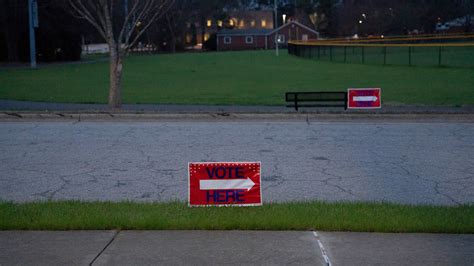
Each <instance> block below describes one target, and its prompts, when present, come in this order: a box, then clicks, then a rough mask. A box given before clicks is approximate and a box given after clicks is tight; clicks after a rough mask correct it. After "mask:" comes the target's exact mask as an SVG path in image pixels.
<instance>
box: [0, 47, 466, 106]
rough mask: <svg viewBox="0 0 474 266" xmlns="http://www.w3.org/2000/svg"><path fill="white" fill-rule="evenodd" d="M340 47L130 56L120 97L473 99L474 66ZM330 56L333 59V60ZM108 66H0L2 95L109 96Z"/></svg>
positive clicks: (184, 100) (274, 101)
mask: <svg viewBox="0 0 474 266" xmlns="http://www.w3.org/2000/svg"><path fill="white" fill-rule="evenodd" d="M358 49H359V50H358ZM443 49H444V48H443ZM343 51H344V50H343V49H334V51H333V54H332V57H331V56H330V54H329V52H328V51H326V53H322V54H321V59H320V60H309V59H304V58H300V57H295V56H290V55H288V54H287V53H286V52H282V53H281V54H280V56H278V57H276V56H275V53H274V52H273V51H241V52H216V53H185V54H163V55H150V56H135V55H134V56H129V57H127V58H126V60H125V61H126V62H125V64H124V74H123V75H124V78H123V101H124V103H142V104H211V105H215V104H224V105H229V104H230V105H234V104H236V105H284V104H285V101H284V95H285V92H288V91H345V90H346V89H347V88H374V87H375V88H382V101H383V104H395V105H396V104H398V105H400V104H426V105H449V106H460V105H472V104H474V85H473V84H474V71H473V69H472V68H450V67H442V68H440V67H428V66H426V67H425V66H423V67H414V66H412V67H410V66H395V65H396V64H398V63H400V64H404V65H407V64H408V55H407V51H408V50H407V49H406V48H403V49H401V50H393V49H389V50H388V54H387V56H386V61H387V62H386V63H387V64H388V65H386V66H383V65H380V64H383V58H384V57H383V53H382V50H381V48H377V49H375V48H374V49H370V50H369V49H366V50H364V51H365V59H364V60H365V61H364V62H365V63H367V65H364V64H361V63H362V61H361V56H360V54H361V53H360V52H361V51H360V48H357V49H355V50H353V49H348V50H347V51H346V52H347V53H346V57H344V54H343ZM443 51H444V52H443V64H445V63H446V64H447V63H448V61H447V60H451V61H453V60H456V62H457V61H459V62H460V63H459V64H460V65H463V64H467V65H471V66H472V64H473V63H472V62H474V52H473V51H474V47H472V49H470V50H466V51H460V52H457V51H452V52H450V51H449V50H447V49H446V50H443ZM314 55H315V54H313V56H314ZM411 56H412V61H413V62H412V63H413V64H414V65H418V64H420V65H432V64H437V62H438V61H437V60H438V50H437V49H434V50H430V49H422V50H421V49H414V50H413V54H412V55H411ZM330 58H331V60H332V61H333V62H329V60H330ZM344 58H345V59H344ZM456 58H457V59H456ZM344 61H346V62H347V63H346V64H344V63H342V62H344ZM335 62H340V63H335ZM349 63H351V64H349ZM352 63H354V64H352ZM372 64H374V65H372ZM376 64H379V65H376ZM391 64H393V65H391ZM108 71H109V66H108V62H105V61H100V62H96V63H90V64H69V65H51V66H40V68H39V69H37V70H29V69H14V70H13V69H11V70H0V99H10V100H29V101H41V102H66V103H106V102H107V94H108V84H109V78H108Z"/></svg>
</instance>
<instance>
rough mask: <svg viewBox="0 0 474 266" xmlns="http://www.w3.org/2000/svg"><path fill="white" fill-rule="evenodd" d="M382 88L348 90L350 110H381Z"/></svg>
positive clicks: (348, 106)
mask: <svg viewBox="0 0 474 266" xmlns="http://www.w3.org/2000/svg"><path fill="white" fill-rule="evenodd" d="M381 94H382V92H381V89H380V88H367V89H348V90H347V97H348V101H347V108H348V109H376V108H381V107H382V105H381V103H382V101H381V99H380V97H381Z"/></svg>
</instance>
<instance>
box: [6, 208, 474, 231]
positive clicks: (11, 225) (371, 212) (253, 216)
mask: <svg viewBox="0 0 474 266" xmlns="http://www.w3.org/2000/svg"><path fill="white" fill-rule="evenodd" d="M0 229H1V230H107V229H122V230H324V231H356V232H399V233H408V232H418V233H465V234H472V233H474V205H461V206H455V207H448V206H428V205H417V206H413V205H399V204H392V203H362V202H357V203H349V202H336V203H327V202H319V201H312V202H291V203H272V204H266V205H264V206H262V207H221V208H218V207H211V208H189V207H187V205H186V203H183V202H169V203H137V202H79V201H50V202H31V203H12V202H0Z"/></svg>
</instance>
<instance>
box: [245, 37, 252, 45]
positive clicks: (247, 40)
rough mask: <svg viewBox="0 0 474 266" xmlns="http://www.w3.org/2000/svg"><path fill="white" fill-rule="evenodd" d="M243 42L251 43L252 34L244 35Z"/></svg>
mask: <svg viewBox="0 0 474 266" xmlns="http://www.w3.org/2000/svg"><path fill="white" fill-rule="evenodd" d="M245 43H246V44H252V43H253V37H252V36H245Z"/></svg>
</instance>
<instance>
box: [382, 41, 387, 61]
mask: <svg viewBox="0 0 474 266" xmlns="http://www.w3.org/2000/svg"><path fill="white" fill-rule="evenodd" d="M386 64H387V46H384V47H383V65H384V66H385V65H386Z"/></svg>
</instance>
